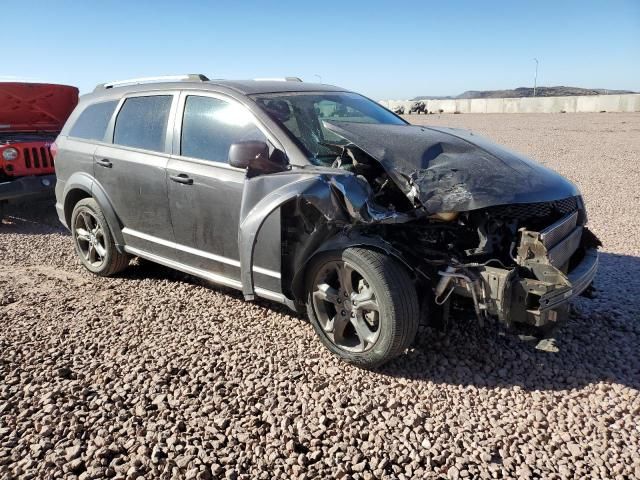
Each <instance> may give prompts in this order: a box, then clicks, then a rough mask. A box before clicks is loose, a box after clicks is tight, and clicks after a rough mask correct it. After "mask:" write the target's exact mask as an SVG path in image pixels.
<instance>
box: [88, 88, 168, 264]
mask: <svg viewBox="0 0 640 480" xmlns="http://www.w3.org/2000/svg"><path fill="white" fill-rule="evenodd" d="M177 99H178V94H177V92H166V93H158V92H154V93H146V94H134V95H130V96H127V97H125V98H124V99H122V100H121V103H120V107H119V110H118V113H117V115H116V116H115V120H113V121H112V125H111V127H110V129H109V130H108V132H109V133H110V134H111V138H112V139H113V144H111V145H104V144H103V145H100V146H99V147H98V148H97V150H96V151H95V153H94V158H95V167H94V172H95V178H96V180H97V181H98V182H99V184H100V185H101V187H102V188H103V189H104V190H105V193H106V194H107V196H108V198H109V200H110V201H111V203H112V205H113V207H114V209H115V211H116V214H117V215H118V217H119V219H120V221H121V222H122V226H123V229H122V233H123V235H124V238H125V242H126V244H127V247H129V249H131V251H132V253H136V252H137V251H138V250H141V251H143V252H147V253H152V254H155V255H160V256H163V257H172V256H173V254H174V249H173V244H172V242H173V240H174V236H173V228H172V226H171V215H170V211H169V201H168V198H167V183H166V167H167V162H168V161H169V152H170V151H171V134H170V132H171V131H172V129H170V128H169V123H170V120H171V119H172V118H173V116H174V115H175V114H174V112H175V109H176V106H177Z"/></svg>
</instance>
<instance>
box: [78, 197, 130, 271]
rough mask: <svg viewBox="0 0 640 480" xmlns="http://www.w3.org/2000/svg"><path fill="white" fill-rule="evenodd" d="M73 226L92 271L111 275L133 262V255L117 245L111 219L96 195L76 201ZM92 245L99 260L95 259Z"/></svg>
mask: <svg viewBox="0 0 640 480" xmlns="http://www.w3.org/2000/svg"><path fill="white" fill-rule="evenodd" d="M87 219H90V220H87ZM85 226H86V227H85ZM69 227H70V229H71V235H72V237H73V245H74V248H75V250H76V254H77V255H78V258H79V259H80V262H81V263H82V264H83V265H84V267H85V268H86V269H87V270H89V271H90V272H92V273H95V274H96V275H100V276H102V277H108V276H110V275H115V274H116V273H118V272H121V271H122V270H124V269H125V268H127V267H128V266H129V259H130V257H129V255H127V254H124V253H120V252H118V250H117V249H116V245H115V242H114V241H113V236H112V235H111V229H110V227H109V223H108V222H107V219H106V218H105V216H104V214H103V213H102V209H101V208H100V206H99V205H98V203H97V202H96V201H95V200H94V199H93V198H84V199H82V200H80V201H79V202H78V203H76V205H75V206H74V207H73V213H72V214H71V224H70V226H69ZM92 227H93V228H92ZM87 234H89V235H87ZM98 246H99V248H98ZM91 247H93V258H94V259H95V261H92V255H91V253H90V252H91V251H92V248H91Z"/></svg>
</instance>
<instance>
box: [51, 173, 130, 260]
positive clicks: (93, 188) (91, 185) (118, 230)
mask: <svg viewBox="0 0 640 480" xmlns="http://www.w3.org/2000/svg"><path fill="white" fill-rule="evenodd" d="M73 190H82V191H84V192H86V193H87V194H88V196H90V197H92V198H93V199H94V200H95V201H96V203H97V204H98V205H99V206H100V209H101V210H102V213H104V216H105V218H106V219H107V222H108V223H109V230H110V231H111V235H112V236H113V239H114V242H115V244H116V248H118V251H120V250H121V249H122V248H123V247H124V237H123V235H122V223H121V222H120V219H119V218H118V216H117V215H116V212H115V210H114V208H113V205H111V202H110V201H109V197H108V196H107V194H106V193H105V191H104V189H103V188H102V187H101V186H100V185H99V184H98V183H97V182H96V181H95V179H94V178H93V177H92V176H91V175H89V174H88V173H85V172H77V173H74V174H73V175H71V177H69V180H68V181H67V182H66V184H65V186H64V191H63V195H62V198H63V202H65V203H66V199H67V196H68V195H69V193H70V192H71V191H73ZM63 205H64V203H63ZM64 215H65V226H66V227H67V228H69V225H66V218H68V217H70V216H71V212H66V211H65V212H64Z"/></svg>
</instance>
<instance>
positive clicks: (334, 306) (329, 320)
mask: <svg viewBox="0 0 640 480" xmlns="http://www.w3.org/2000/svg"><path fill="white" fill-rule="evenodd" d="M313 285H314V289H313V293H312V302H313V307H314V310H315V313H316V317H317V319H318V322H319V324H320V326H321V327H322V330H323V331H324V333H325V334H326V336H327V338H329V340H331V342H333V343H334V344H335V345H336V346H338V347H340V348H342V349H344V350H347V351H351V352H365V351H367V350H369V349H370V348H371V347H373V345H374V344H375V343H376V341H377V339H378V337H379V336H380V310H381V309H380V306H379V304H378V299H377V296H376V293H375V291H374V289H373V287H372V286H371V284H370V282H368V281H367V279H366V278H365V277H364V276H363V274H362V273H361V272H359V271H358V269H357V268H356V267H355V266H354V265H351V264H350V263H348V262H346V261H343V260H337V261H331V262H327V263H326V264H324V265H323V266H322V267H321V268H320V270H319V271H318V272H317V274H316V277H315V279H314V283H313Z"/></svg>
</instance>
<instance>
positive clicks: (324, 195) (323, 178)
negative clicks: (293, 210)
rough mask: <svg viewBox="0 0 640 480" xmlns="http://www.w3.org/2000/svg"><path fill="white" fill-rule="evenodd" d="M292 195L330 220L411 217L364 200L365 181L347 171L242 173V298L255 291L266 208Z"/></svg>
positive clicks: (367, 194) (348, 222)
mask: <svg viewBox="0 0 640 480" xmlns="http://www.w3.org/2000/svg"><path fill="white" fill-rule="evenodd" d="M295 198H303V199H304V200H305V201H306V202H308V203H309V204H311V205H313V206H314V207H315V208H316V209H317V210H318V211H319V212H320V213H321V214H322V215H323V216H324V218H325V219H326V221H327V222H329V223H331V224H332V225H336V226H345V227H346V226H350V225H354V224H369V225H371V224H376V223H401V222H407V221H409V220H411V218H413V217H411V216H409V215H407V214H403V213H398V212H395V211H385V210H381V209H380V208H379V207H378V206H376V205H374V204H373V202H371V201H370V199H371V191H370V187H369V186H368V184H367V185H365V184H364V183H363V181H362V180H360V179H359V178H358V177H356V176H355V175H354V174H352V173H350V172H347V171H339V170H336V169H333V168H332V169H326V168H324V169H323V168H315V169H304V170H302V169H300V170H289V171H286V172H281V173H277V174H272V175H263V176H257V177H253V178H248V179H247V180H245V186H244V190H243V193H242V206H241V208H240V226H239V229H238V249H239V253H240V278H241V281H242V293H243V295H244V298H245V300H253V299H254V296H255V290H254V282H253V255H254V250H255V245H256V240H257V237H258V233H259V231H260V229H261V228H262V225H263V223H264V222H265V220H266V218H267V217H268V216H269V214H271V212H273V211H274V210H275V209H277V208H278V207H280V206H282V205H284V204H285V203H286V202H288V201H290V200H293V199H295Z"/></svg>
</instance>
